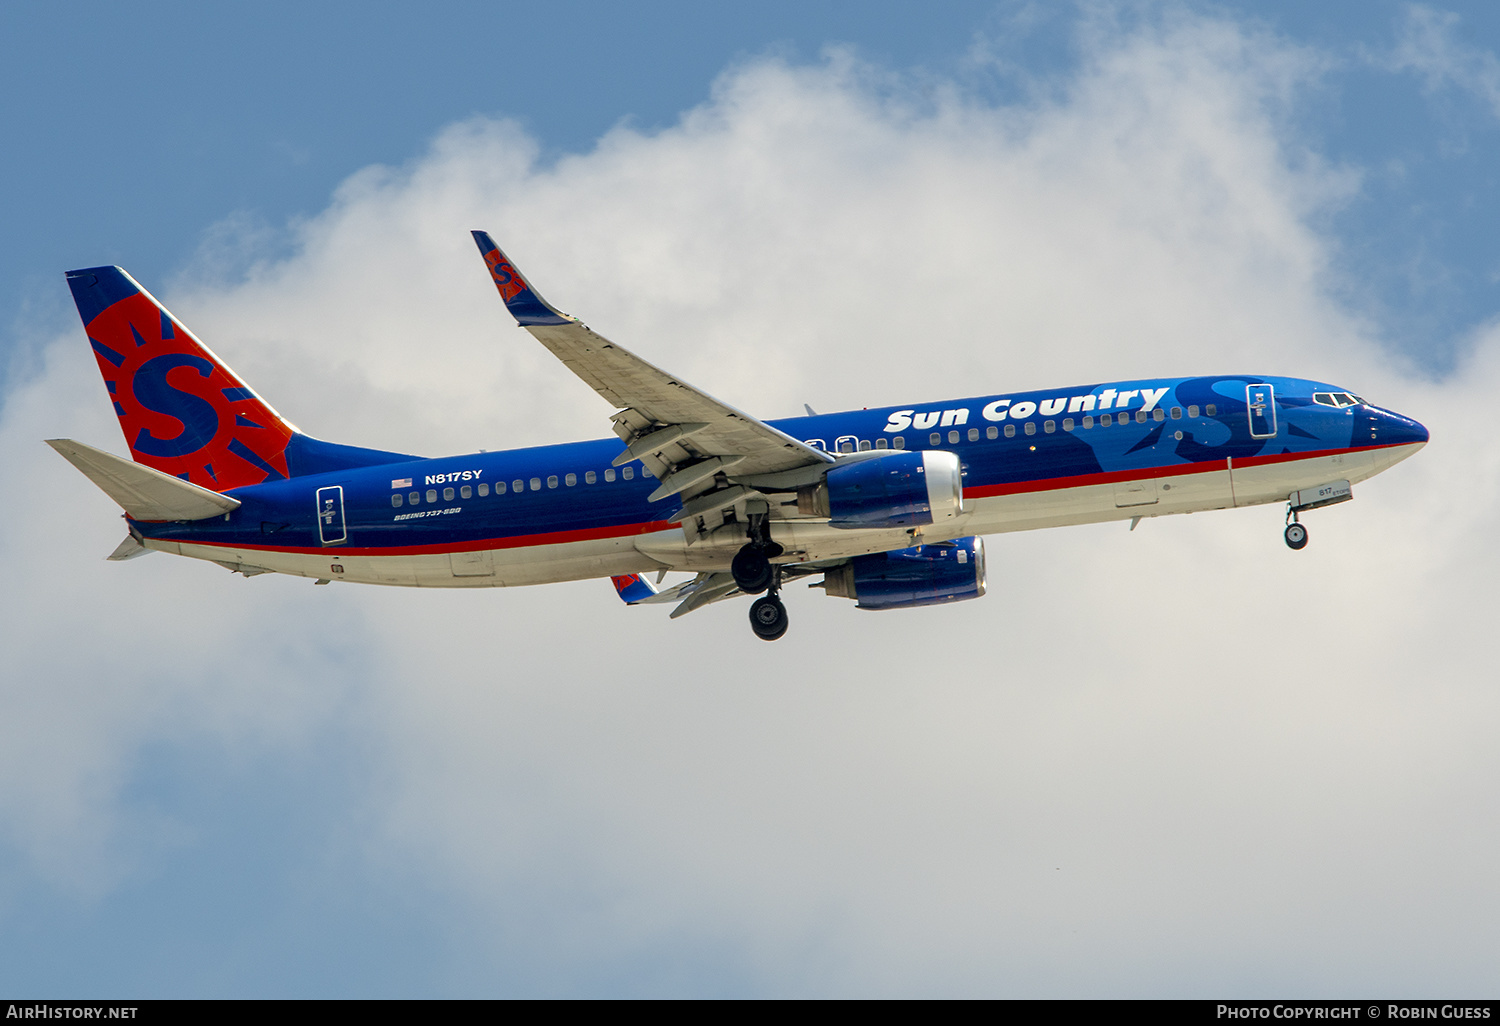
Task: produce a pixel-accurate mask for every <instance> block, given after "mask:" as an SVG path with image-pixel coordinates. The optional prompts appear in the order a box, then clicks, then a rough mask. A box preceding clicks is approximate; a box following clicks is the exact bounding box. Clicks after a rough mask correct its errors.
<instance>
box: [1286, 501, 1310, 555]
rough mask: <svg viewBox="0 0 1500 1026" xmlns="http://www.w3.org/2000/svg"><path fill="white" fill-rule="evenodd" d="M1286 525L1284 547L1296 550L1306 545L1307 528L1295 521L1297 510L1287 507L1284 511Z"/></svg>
mask: <svg viewBox="0 0 1500 1026" xmlns="http://www.w3.org/2000/svg"><path fill="white" fill-rule="evenodd" d="M1286 515H1287V525H1286V532H1285V534H1284V535H1283V537H1285V538H1286V547H1287V548H1289V549H1292V550H1293V551H1296V550H1298V549H1301V548H1305V547H1306V546H1307V528H1305V527H1303V526H1302V525H1301V524H1300V523H1298V522H1297V511H1296V510H1294V509H1291V508H1290V507H1288V509H1287V511H1286Z"/></svg>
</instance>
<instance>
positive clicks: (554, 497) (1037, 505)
mask: <svg viewBox="0 0 1500 1026" xmlns="http://www.w3.org/2000/svg"><path fill="white" fill-rule="evenodd" d="M473 234H474V239H475V241H476V242H477V243H478V244H479V250H480V252H481V254H483V256H484V260H485V263H486V265H487V266H488V268H489V272H490V276H491V278H492V279H493V281H494V284H495V286H496V287H497V288H498V289H499V291H500V296H501V298H502V299H503V300H504V302H505V306H506V308H507V309H508V310H509V311H510V313H511V315H513V316H514V317H515V319H516V320H517V321H518V322H519V323H520V325H521V326H522V327H524V328H526V330H528V331H529V332H530V333H531V334H532V335H533V336H535V338H536V339H537V341H539V342H541V343H542V345H544V346H546V347H547V348H548V349H549V350H551V351H552V353H553V354H554V355H556V356H557V357H558V358H559V359H560V360H562V361H563V363H564V364H565V365H566V366H567V367H568V368H569V369H570V370H572V371H573V372H574V373H575V374H577V375H578V376H579V377H580V378H582V379H583V380H584V381H585V382H587V383H588V384H589V385H590V386H592V387H593V388H594V390H595V391H597V392H598V393H599V394H600V395H602V396H603V397H604V398H605V399H607V400H609V402H610V403H612V404H613V405H614V406H615V408H616V409H617V410H618V411H619V412H617V413H616V414H614V416H613V418H612V421H613V428H614V434H615V437H613V438H605V439H600V440H598V441H591V442H575V443H569V444H565V445H550V446H541V447H538V448H530V449H513V450H508V451H502V452H478V453H472V454H470V455H467V456H448V457H441V458H437V459H424V458H421V457H417V456H409V455H406V454H403V453H395V452H383V451H379V450H375V449H364V448H357V447H353V446H347V445H338V444H334V443H331V442H324V441H319V440H318V439H315V438H312V437H309V436H308V435H305V434H303V433H302V432H300V431H298V430H297V428H296V427H294V426H293V425H292V424H291V423H290V422H288V421H287V420H285V419H284V418H283V417H282V416H281V415H280V414H278V413H277V412H276V411H275V410H274V409H273V408H272V407H271V406H270V404H269V403H267V402H266V401H265V400H264V399H262V398H261V397H260V395H259V394H258V393H257V392H256V391H255V390H254V389H252V388H251V387H250V386H249V385H247V384H246V383H245V382H244V381H242V380H241V379H240V378H239V377H237V376H236V375H235V373H234V372H233V371H232V370H230V369H229V367H228V366H226V365H225V364H224V362H223V361H221V360H220V359H219V358H218V357H216V356H215V355H214V354H213V353H212V352H211V351H210V350H209V349H208V347H207V346H205V345H203V343H201V342H200V341H198V339H197V338H196V337H194V335H193V334H192V333H191V332H189V331H188V330H187V329H186V328H185V327H183V325H182V324H181V322H179V321H178V320H177V319H176V318H174V317H173V316H172V315H171V314H170V313H169V312H167V310H166V308H165V307H163V306H162V305H161V304H160V303H158V302H157V301H156V299H155V298H154V297H152V296H151V294H150V293H148V292H146V291H145V290H144V289H142V288H141V287H140V286H139V285H138V284H136V282H135V280H134V279H132V278H131V277H130V276H129V275H128V274H126V273H125V272H124V271H122V270H121V269H120V268H118V267H91V268H87V269H85V270H79V271H69V272H68V275H67V278H68V285H69V287H70V288H71V289H72V292H73V298H74V301H75V302H76V303H77V305H78V312H79V315H80V316H81V317H82V319H83V324H84V327H85V330H86V332H87V334H88V339H89V344H90V345H91V346H92V347H93V350H94V354H95V356H96V358H97V360H98V363H99V369H100V371H101V372H102V373H103V375H104V381H105V385H106V387H107V388H108V390H109V397H110V400H111V401H112V402H113V403H114V407H115V413H116V414H117V415H118V416H119V418H120V426H121V427H122V428H123V429H124V432H125V440H126V443H127V444H128V445H129V447H130V454H131V456H132V457H133V459H130V460H127V459H123V458H121V457H119V456H115V455H112V454H110V453H107V452H103V451H101V450H99V449H95V448H93V447H91V446H87V445H83V444H80V443H78V442H74V441H70V440H66V439H54V440H51V441H50V442H49V443H48V444H50V445H51V446H52V447H53V448H54V449H56V450H57V451H58V452H59V453H61V454H62V455H63V456H64V457H66V458H67V459H68V460H69V461H70V462H72V463H73V465H74V466H76V467H77V468H78V469H79V470H81V471H83V473H84V474H86V475H87V476H88V477H89V478H90V479H91V480H92V481H93V482H94V483H95V484H97V485H98V486H99V487H100V488H102V489H103V490H104V491H105V492H106V493H108V494H109V496H110V497H111V498H113V499H114V500H115V501H116V502H117V503H119V505H120V506H121V507H123V508H124V510H125V518H126V525H127V527H128V529H129V532H130V534H129V537H127V538H126V539H125V541H124V542H122V543H121V544H120V547H119V548H118V549H117V550H116V551H115V553H114V554H113V555H112V556H111V557H110V558H111V559H129V558H131V557H133V556H137V555H141V554H143V553H146V552H149V551H152V550H158V551H163V552H171V553H175V554H179V555H183V556H191V557H194V558H197V559H206V560H209V561H211V562H214V563H218V564H219V565H220V566H223V567H227V568H228V569H230V570H233V571H235V572H237V573H241V574H244V575H246V576H247V577H248V576H254V575H256V574H264V573H283V574H293V575H298V576H302V577H310V578H314V579H316V580H317V583H319V584H327V583H328V582H330V581H357V582H361V583H365V584H392V585H412V586H417V587H441V588H473V587H501V586H511V585H521V584H544V583H547V582H552V581H568V580H576V579H579V578H585V577H605V576H608V577H612V578H613V580H614V584H615V587H616V588H617V590H618V591H619V594H620V596H621V597H622V598H623V599H624V600H625V601H626V602H628V603H630V604H638V603H659V602H671V603H674V604H675V609H674V610H673V613H672V615H673V616H674V617H675V616H680V615H682V614H684V613H687V612H690V611H692V610H694V609H697V608H699V607H700V606H703V605H706V604H708V603H710V602H715V601H718V600H720V599H725V598H730V597H732V596H735V595H741V594H743V595H760V596H761V597H760V598H758V599H757V600H756V601H755V602H754V603H753V604H752V605H751V608H750V622H751V626H752V627H753V629H754V631H755V633H756V634H757V635H758V636H759V637H762V638H765V639H767V640H774V639H776V638H779V637H781V636H782V635H783V634H785V633H786V628H787V614H786V608H785V606H784V605H783V604H782V601H781V599H780V595H779V593H780V591H781V589H782V587H783V585H784V584H785V583H786V582H787V581H789V580H791V579H793V578H798V577H803V576H808V575H819V576H821V580H820V581H818V582H816V586H821V587H822V588H823V589H824V590H825V591H826V593H827V594H829V595H834V596H841V597H844V598H849V599H853V600H855V601H856V602H857V603H858V604H859V607H860V608H862V609H899V608H903V607H907V606H922V605H932V604H936V603H943V602H954V601H959V600H962V599H969V598H977V597H978V596H980V595H982V594H984V589H985V568H984V548H983V543H982V542H981V540H980V538H979V536H980V535H984V534H992V533H999V532H1006V531H1021V530H1031V529H1035V528H1041V527H1060V526H1063V525H1067V524H1086V523H1095V522H1099V521H1105V520H1130V521H1132V522H1134V521H1137V520H1139V519H1140V518H1142V517H1154V516H1160V515H1163V514H1167V513H1191V512H1195V511H1198V510H1210V509H1227V508H1230V507H1235V506H1248V505H1255V504H1261V503H1286V505H1287V527H1286V535H1285V538H1286V543H1287V545H1289V546H1291V547H1292V548H1293V549H1300V548H1302V546H1304V545H1305V544H1306V543H1307V531H1306V528H1305V527H1304V526H1303V525H1302V524H1301V523H1300V517H1299V514H1301V513H1302V512H1304V511H1306V510H1309V509H1313V508H1316V507H1319V506H1326V505H1331V504H1333V503H1337V502H1342V501H1345V500H1347V499H1349V498H1351V497H1352V495H1353V492H1352V486H1353V485H1354V484H1356V483H1358V482H1359V481H1362V480H1363V479H1365V478H1368V477H1370V476H1372V475H1374V474H1378V473H1380V472H1381V471H1383V470H1386V469H1387V468H1389V467H1391V466H1392V465H1394V464H1396V463H1398V462H1400V461H1401V460H1403V459H1405V458H1406V457H1408V456H1410V455H1411V454H1412V453H1414V452H1416V451H1417V450H1418V449H1420V448H1421V447H1422V446H1423V445H1424V444H1426V442H1427V431H1426V429H1425V428H1423V427H1422V425H1420V424H1418V423H1417V422H1416V421H1414V420H1411V419H1410V418H1407V417H1403V416H1401V415H1400V414H1397V413H1393V412H1391V411H1389V410H1385V409H1381V408H1379V407H1377V406H1374V405H1372V404H1370V403H1368V402H1366V401H1365V400H1364V399H1362V398H1361V397H1360V396H1358V395H1357V394H1355V393H1353V392H1351V391H1349V390H1348V389H1346V388H1342V387H1340V386H1337V385H1330V384H1324V383H1321V382H1314V381H1304V380H1300V379H1297V378H1282V377H1268V376H1264V375H1221V376H1212V377H1190V378H1162V379H1153V380H1146V381H1111V382H1101V383H1098V384H1092V385H1081V386H1077V387H1074V388H1060V389H1048V390H1044V391H1037V392H1018V393H1012V394H1006V395H987V396H981V397H977V398H970V399H953V400H948V401H945V402H937V403H912V404H909V405H906V406H900V407H888V408H883V409H872V410H858V411H851V412H848V413H830V414H823V415H817V414H813V413H812V411H811V410H809V411H808V412H809V416H806V417H794V418H788V419H784V420H774V421H765V420H760V419H757V418H756V417H753V416H750V415H749V414H746V413H742V412H741V411H739V410H737V409H735V408H734V407H732V406H729V405H726V404H725V403H723V402H721V401H719V400H718V399H715V398H713V397H712V396H710V395H708V394H707V393H706V392H702V391H699V390H698V389H696V388H694V387H693V386H691V385H689V384H687V383H686V382H684V381H683V380H682V379H680V378H678V377H675V376H673V375H671V374H668V373H666V372H665V371H663V370H661V369H659V368H657V367H655V366H653V365H651V364H649V363H647V362H646V361H645V360H642V359H641V358H640V357H638V356H636V355H635V354H634V353H631V352H629V351H628V350H625V349H623V348H621V347H620V346H618V345H616V344H615V343H613V342H610V341H609V340H607V339H605V338H603V337H602V336H600V335H597V334H595V333H594V332H593V331H592V330H590V329H589V328H588V327H586V326H585V325H584V324H583V323H582V322H580V321H578V320H577V319H575V318H573V317H569V316H568V315H566V314H563V313H560V312H559V311H558V310H557V309H556V308H555V307H553V306H552V305H550V304H549V303H547V302H546V301H545V300H543V299H542V297H541V296H540V295H539V294H538V293H537V291H536V290H535V289H533V288H532V287H531V285H530V284H529V283H528V282H527V281H526V279H525V278H523V277H522V276H521V273H520V272H519V271H517V270H516V268H515V265H514V264H512V263H511V262H510V261H509V260H508V259H507V258H506V256H505V254H504V253H502V252H501V251H500V249H499V248H498V247H497V246H496V245H495V244H494V242H493V241H491V240H490V238H489V236H488V235H486V234H485V233H483V232H474V233H473ZM1132 526H1134V523H1132ZM669 570H684V571H689V572H693V573H694V574H695V576H694V577H693V579H692V580H690V581H687V582H685V583H683V584H679V585H677V586H675V587H672V588H669V589H667V590H666V591H661V592H658V591H657V585H659V584H660V583H661V581H662V579H663V577H664V575H665V573H666V572H667V571H669ZM653 572H654V573H656V575H657V576H656V583H655V584H653V583H652V582H651V581H650V580H649V579H648V577H649V575H650V574H652V573H653Z"/></svg>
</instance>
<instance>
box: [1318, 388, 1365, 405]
mask: <svg viewBox="0 0 1500 1026" xmlns="http://www.w3.org/2000/svg"><path fill="white" fill-rule="evenodd" d="M1313 402H1315V403H1317V404H1319V405H1320V406H1332V407H1333V408H1334V409H1342V408H1343V407H1345V406H1362V405H1364V400H1363V399H1361V398H1360V397H1359V396H1357V395H1355V394H1354V393H1352V392H1314V393H1313Z"/></svg>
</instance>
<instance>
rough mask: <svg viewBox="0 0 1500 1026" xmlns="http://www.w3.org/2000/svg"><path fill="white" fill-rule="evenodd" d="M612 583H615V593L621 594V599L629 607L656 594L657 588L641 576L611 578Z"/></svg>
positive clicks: (627, 575) (628, 575) (625, 575)
mask: <svg viewBox="0 0 1500 1026" xmlns="http://www.w3.org/2000/svg"><path fill="white" fill-rule="evenodd" d="M610 581H612V582H613V583H614V586H615V591H617V592H619V593H620V598H621V599H622V600H623V601H624V603H625V604H626V605H627V606H633V605H635V604H636V603H637V602H640V601H643V600H645V599H648V598H650V597H651V596H653V595H655V594H656V587H655V586H654V585H652V583H651V582H650V581H648V580H646V579H645V578H644V577H642V576H641V575H640V574H624V575H622V576H619V577H611V578H610Z"/></svg>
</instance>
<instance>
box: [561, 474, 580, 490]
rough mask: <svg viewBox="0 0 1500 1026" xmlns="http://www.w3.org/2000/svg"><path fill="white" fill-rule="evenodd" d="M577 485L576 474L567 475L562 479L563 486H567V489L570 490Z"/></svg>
mask: <svg viewBox="0 0 1500 1026" xmlns="http://www.w3.org/2000/svg"><path fill="white" fill-rule="evenodd" d="M577 483H578V475H577V474H569V475H568V476H567V477H565V478H563V484H565V485H567V486H568V487H569V488H572V487H573V486H574V485H576V484H577Z"/></svg>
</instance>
